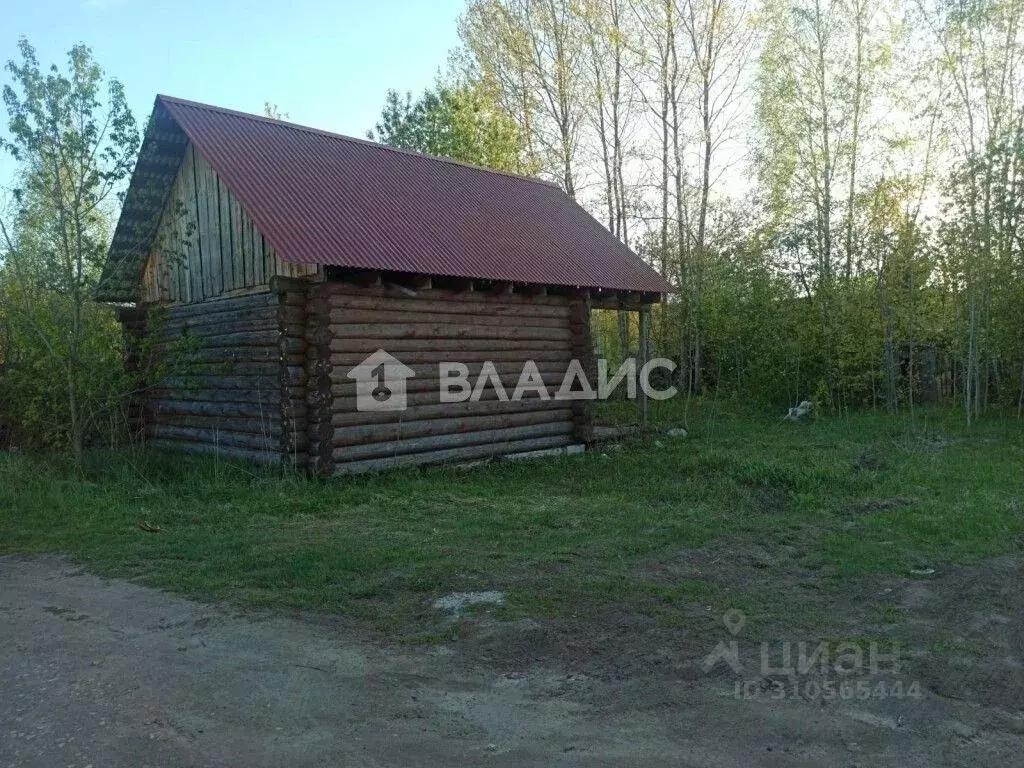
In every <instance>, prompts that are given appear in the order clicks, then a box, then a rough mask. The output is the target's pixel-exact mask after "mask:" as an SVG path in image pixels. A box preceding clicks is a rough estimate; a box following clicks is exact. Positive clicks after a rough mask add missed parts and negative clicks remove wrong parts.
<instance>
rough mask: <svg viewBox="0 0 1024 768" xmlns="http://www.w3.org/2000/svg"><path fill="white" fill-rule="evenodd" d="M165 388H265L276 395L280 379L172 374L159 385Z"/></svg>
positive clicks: (193, 389)
mask: <svg viewBox="0 0 1024 768" xmlns="http://www.w3.org/2000/svg"><path fill="white" fill-rule="evenodd" d="M158 386H159V387H161V388H163V389H170V388H175V389H183V390H186V391H201V390H204V389H245V390H265V391H267V392H268V393H269V392H272V393H274V394H275V395H276V394H277V393H278V392H279V391H280V387H279V383H278V380H277V379H276V378H275V377H273V376H229V375H224V376H220V375H208V374H197V375H192V374H191V373H186V375H184V376H171V377H168V378H166V379H164V380H163V381H161V382H160V383H159V385H158Z"/></svg>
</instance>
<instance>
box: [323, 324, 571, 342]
mask: <svg viewBox="0 0 1024 768" xmlns="http://www.w3.org/2000/svg"><path fill="white" fill-rule="evenodd" d="M328 327H329V329H330V332H331V337H330V339H328V343H329V342H331V341H333V340H334V339H346V338H347V339H353V338H354V339H487V340H495V341H496V340H506V339H507V340H524V339H533V340H540V341H556V342H557V341H561V342H570V341H572V332H571V331H570V329H569V328H568V326H567V327H565V328H537V327H533V326H517V325H512V324H506V325H500V326H485V325H472V324H469V323H466V324H461V325H457V324H454V323H375V324H358V323H353V324H351V325H349V324H331V325H330V326H328ZM306 338H307V339H309V338H310V337H309V335H308V334H307V336H306ZM381 346H386V344H384V343H383V342H382V343H381Z"/></svg>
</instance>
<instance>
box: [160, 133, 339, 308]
mask: <svg viewBox="0 0 1024 768" xmlns="http://www.w3.org/2000/svg"><path fill="white" fill-rule="evenodd" d="M319 269H320V268H319V267H317V266H316V265H309V264H291V263H288V262H284V261H281V260H280V259H279V258H278V256H277V254H276V253H275V251H274V249H273V248H272V247H271V245H270V244H269V243H267V242H266V240H265V239H264V238H263V236H262V235H261V234H260V232H259V230H258V229H257V228H256V227H255V226H254V224H253V222H252V219H250V218H249V216H248V215H247V214H246V213H245V211H244V210H243V209H242V206H241V203H240V202H239V201H238V199H237V198H236V197H235V196H234V195H233V194H231V191H230V190H229V189H228V188H227V187H226V186H225V184H224V182H223V181H222V180H221V178H220V177H219V176H218V175H217V173H216V172H215V171H214V170H213V168H212V167H211V166H210V164H209V163H207V162H206V161H205V160H204V159H203V158H202V157H201V156H200V155H199V153H197V152H196V151H195V150H194V149H193V148H192V145H191V144H189V146H188V148H187V149H186V150H185V155H184V158H183V159H182V163H181V168H180V169H179V170H178V176H177V178H176V179H175V181H174V185H173V186H172V188H171V193H170V196H169V197H168V201H167V205H166V207H165V209H164V212H163V216H162V217H161V220H160V225H159V228H158V230H157V235H156V238H155V240H154V243H153V250H152V253H151V254H150V257H149V261H148V262H147V264H146V269H145V272H144V274H143V280H142V289H141V290H142V295H141V296H140V300H141V302H142V303H143V304H149V305H152V304H168V305H173V304H195V303H198V302H202V301H208V300H210V299H217V298H224V297H229V296H238V295H243V294H246V293H259V292H261V291H267V290H269V288H270V281H271V279H272V278H274V277H277V276H280V277H305V276H309V275H315V274H317V272H318V270H319Z"/></svg>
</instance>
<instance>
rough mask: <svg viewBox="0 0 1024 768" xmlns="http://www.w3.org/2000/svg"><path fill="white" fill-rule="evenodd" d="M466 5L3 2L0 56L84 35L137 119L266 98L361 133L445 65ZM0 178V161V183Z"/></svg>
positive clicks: (252, 105) (303, 118)
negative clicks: (167, 99) (390, 100)
mask: <svg viewBox="0 0 1024 768" xmlns="http://www.w3.org/2000/svg"><path fill="white" fill-rule="evenodd" d="M464 2H465V0H376V1H375V0H361V1H357V0H334V1H333V2H331V1H329V0H324V1H321V2H317V1H316V0H287V2H270V0H205V2H201V1H197V0H175V1H174V2H169V1H167V0H157V1H156V2H153V1H149V2H146V1H145V0H67V1H66V2H57V0H22V1H21V2H7V3H5V5H6V8H5V10H4V13H3V21H2V28H0V60H2V61H3V62H5V63H6V61H7V60H8V59H10V58H12V57H13V56H15V55H16V53H17V49H16V45H17V40H18V37H19V36H20V35H27V36H28V38H29V40H30V41H31V42H32V44H33V45H34V46H35V47H36V49H37V51H38V54H39V58H40V62H41V63H43V64H44V65H49V64H50V63H59V64H61V65H63V64H64V61H65V53H66V51H67V50H68V49H69V48H70V47H71V46H72V45H73V44H74V43H76V42H85V43H87V44H88V45H89V46H90V47H92V49H93V52H94V54H95V56H96V58H97V60H98V61H99V62H100V64H101V65H102V66H103V68H104V69H105V70H106V71H107V72H108V73H109V74H111V75H113V76H114V77H117V78H118V79H120V80H121V81H122V82H123V83H124V85H125V88H126V90H127V93H128V97H129V100H130V102H131V106H132V110H133V111H134V112H135V116H136V119H138V121H139V123H140V125H143V124H144V123H145V119H146V118H147V117H148V116H149V112H150V110H151V109H152V105H153V97H154V96H155V95H156V94H157V93H166V94H169V95H171V96H179V97H182V98H186V99H193V100H195V101H202V102H207V103H211V104H217V105H218V106H223V107H230V108H233V109H240V110H244V111H248V112H261V111H262V109H263V103H264V102H265V101H271V102H275V103H277V104H278V105H279V106H280V108H281V109H282V111H284V112H287V113H289V115H290V119H291V120H292V121H293V122H297V123H303V124H305V125H312V126H315V127H317V128H323V129H326V130H330V131H335V132H338V133H345V134H349V135H354V136H360V137H361V136H363V135H364V134H365V132H366V130H367V129H369V128H372V127H373V124H374V122H375V121H376V118H377V116H378V114H379V112H380V107H381V106H382V105H383V102H384V93H385V91H386V90H387V89H388V88H397V89H399V90H402V91H404V90H412V91H413V92H418V91H420V90H422V89H423V88H425V87H428V86H429V85H430V84H431V83H432V82H433V79H434V76H435V75H436V73H437V71H438V69H439V68H444V66H445V64H446V61H447V53H448V51H449V50H450V49H451V48H453V47H454V46H455V45H456V44H457V42H458V38H457V29H456V19H457V17H458V15H459V13H460V12H461V11H462V8H463V7H464ZM4 75H5V76H4V77H3V82H7V77H6V73H4ZM2 120H3V127H4V128H6V113H3V115H2ZM10 175H11V165H10V163H9V161H7V160H6V159H4V160H0V185H5V184H6V183H8V181H9V179H10Z"/></svg>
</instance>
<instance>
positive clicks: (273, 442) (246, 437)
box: [146, 424, 281, 451]
mask: <svg viewBox="0 0 1024 768" xmlns="http://www.w3.org/2000/svg"><path fill="white" fill-rule="evenodd" d="M146 435H148V436H149V437H152V438H155V439H157V440H160V439H166V440H186V441H189V442H194V443H207V444H209V445H227V446H231V447H232V448H247V449H249V450H257V451H260V450H268V451H270V450H272V451H276V450H279V449H280V447H281V439H280V436H278V435H274V436H268V435H263V434H258V433H256V434H250V433H245V432H228V431H225V430H219V429H214V428H209V429H202V428H197V427H179V426H172V425H169V424H148V425H146Z"/></svg>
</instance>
